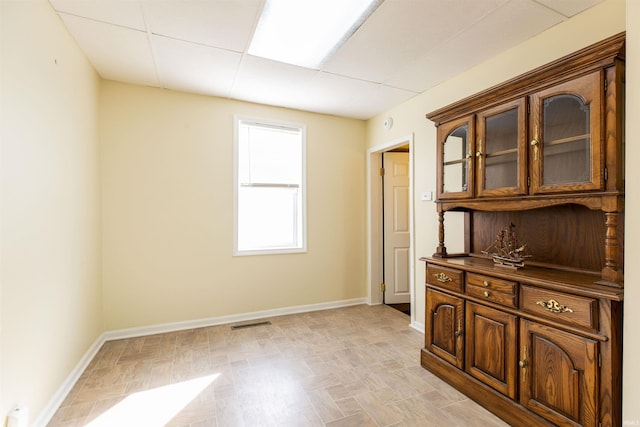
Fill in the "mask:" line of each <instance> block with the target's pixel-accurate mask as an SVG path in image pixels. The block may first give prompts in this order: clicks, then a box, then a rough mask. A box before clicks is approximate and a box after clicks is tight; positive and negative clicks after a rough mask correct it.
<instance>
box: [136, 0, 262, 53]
mask: <svg viewBox="0 0 640 427" xmlns="http://www.w3.org/2000/svg"><path fill="white" fill-rule="evenodd" d="M261 3H262V2H261V0H208V1H203V0H165V1H157V0H144V1H143V2H142V7H143V9H144V13H145V16H146V18H147V25H148V26H149V29H150V31H151V32H152V33H154V34H159V35H163V36H167V37H172V38H176V39H180V40H188V41H192V42H195V43H201V44H205V45H208V46H214V47H219V48H222V49H229V50H233V51H235V52H243V51H244V50H245V48H246V47H247V45H248V43H249V41H250V38H251V35H252V31H253V27H254V25H255V22H256V19H257V16H258V13H259V11H260V5H261Z"/></svg>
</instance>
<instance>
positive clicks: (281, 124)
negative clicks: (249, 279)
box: [233, 115, 307, 256]
mask: <svg viewBox="0 0 640 427" xmlns="http://www.w3.org/2000/svg"><path fill="white" fill-rule="evenodd" d="M241 123H248V124H255V125H257V126H266V127H275V128H284V129H294V130H298V131H300V136H301V144H302V147H301V157H302V158H301V162H302V164H301V171H302V177H301V183H300V192H301V198H300V209H301V211H302V212H301V215H300V221H301V222H302V223H301V231H300V233H301V236H300V239H301V244H300V246H295V247H285V248H267V249H243V250H240V249H239V248H238V231H239V225H240V224H239V221H238V214H239V205H238V202H239V194H238V193H239V188H240V182H239V160H240V158H239V151H240V150H239V135H240V132H239V130H240V124H241ZM233 125H234V126H233V255H234V256H247V255H269V254H292V253H304V252H307V191H306V190H307V182H306V181H307V179H306V177H307V150H306V146H307V127H306V125H305V124H302V123H294V122H285V121H279V120H271V119H262V118H257V117H250V116H243V115H234V116H233Z"/></svg>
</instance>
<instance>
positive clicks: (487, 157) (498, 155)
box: [475, 98, 527, 196]
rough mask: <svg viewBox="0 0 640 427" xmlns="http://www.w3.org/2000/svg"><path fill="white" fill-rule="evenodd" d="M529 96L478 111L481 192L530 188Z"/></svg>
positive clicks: (490, 193)
mask: <svg viewBox="0 0 640 427" xmlns="http://www.w3.org/2000/svg"><path fill="white" fill-rule="evenodd" d="M525 113H526V111H525V99H524V98H522V99H520V100H516V101H514V102H510V103H508V104H503V105H500V106H498V107H495V108H492V109H490V110H486V111H483V112H481V113H479V114H478V116H477V117H478V125H477V126H478V133H477V136H476V138H477V141H476V153H475V156H476V177H477V192H478V196H512V195H521V194H526V192H527V166H526V158H527V151H526V134H525V122H526V115H525Z"/></svg>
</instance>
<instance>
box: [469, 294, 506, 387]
mask: <svg viewBox="0 0 640 427" xmlns="http://www.w3.org/2000/svg"><path fill="white" fill-rule="evenodd" d="M465 329H466V342H465V349H466V350H465V353H466V371H467V372H468V373H469V374H470V375H472V376H474V377H475V378H477V379H478V380H480V381H482V382H484V383H485V384H487V385H489V386H491V387H493V388H494V389H496V390H498V391H499V392H500V393H502V394H504V395H506V396H508V397H510V398H511V399H516V384H517V381H518V378H517V375H518V372H517V369H516V367H517V364H518V359H517V351H518V341H517V339H518V318H517V317H516V316H514V315H512V314H509V313H505V312H502V311H500V310H496V309H493V308H489V307H485V306H482V305H479V304H475V303H472V302H467V307H466V327H465Z"/></svg>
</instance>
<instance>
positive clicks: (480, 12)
mask: <svg viewBox="0 0 640 427" xmlns="http://www.w3.org/2000/svg"><path fill="white" fill-rule="evenodd" d="M506 1H508V0H462V1H456V2H443V1H442V0H387V1H385V2H384V3H383V4H382V5H381V6H380V7H379V8H378V9H377V10H376V12H375V13H374V14H373V15H372V16H371V17H370V18H369V19H368V20H367V22H365V23H364V24H363V25H362V26H361V27H360V28H359V29H358V31H357V32H356V33H355V34H354V35H353V37H351V39H349V41H347V43H345V45H344V46H343V47H342V48H341V49H340V50H339V51H338V52H337V54H336V55H335V56H334V57H333V58H332V59H331V60H329V61H328V63H327V66H326V67H325V68H324V69H325V70H326V71H329V72H332V73H335V74H341V75H346V76H350V77H355V78H359V79H363V80H368V81H372V82H378V83H379V82H383V81H385V80H386V79H388V78H389V77H390V76H391V75H392V74H393V73H394V72H396V71H397V69H398V68H402V67H404V66H406V64H407V63H410V62H412V61H414V60H415V59H416V58H417V57H420V56H421V55H423V54H424V52H425V51H428V50H429V49H431V47H433V46H437V45H439V44H441V43H444V42H445V41H446V40H448V39H450V38H451V37H453V36H454V35H455V34H457V33H460V32H461V31H463V30H464V29H465V28H466V27H468V26H469V25H471V24H473V23H474V22H475V21H477V20H479V19H481V18H482V17H483V16H485V15H487V14H489V13H490V12H492V11H493V10H495V9H496V8H497V7H499V6H500V5H502V4H504V3H505V2H506Z"/></svg>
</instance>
